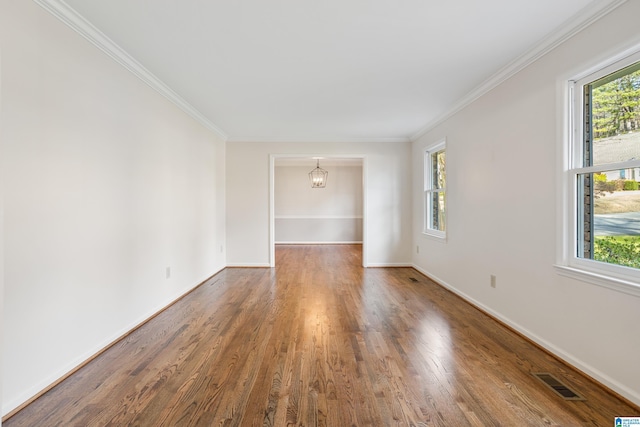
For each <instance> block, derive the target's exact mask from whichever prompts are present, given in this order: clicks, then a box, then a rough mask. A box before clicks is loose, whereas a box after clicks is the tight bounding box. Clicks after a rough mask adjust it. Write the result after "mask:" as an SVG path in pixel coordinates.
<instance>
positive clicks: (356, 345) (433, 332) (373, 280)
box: [3, 245, 640, 427]
mask: <svg viewBox="0 0 640 427" xmlns="http://www.w3.org/2000/svg"><path fill="white" fill-rule="evenodd" d="M276 265H277V267H276V268H275V269H267V268H260V269H258V268H228V269H226V270H224V271H222V272H221V273H219V274H218V275H216V276H215V277H213V278H212V279H211V280H209V281H208V282H207V283H205V284H203V285H202V286H200V287H199V288H197V289H196V290H194V291H193V292H192V293H190V294H189V295H187V296H186V297H184V298H183V299H182V300H180V301H179V302H177V303H176V304H174V305H173V306H171V307H170V308H168V309H167V310H165V311H164V312H163V313H161V314H160V315H158V316H157V317H155V318H154V319H152V320H151V321H150V322H148V323H147V324H145V325H144V326H142V327H141V328H139V329H138V330H136V331H135V332H133V333H131V334H130V335H128V336H127V337H126V338H125V339H123V340H122V341H121V342H119V343H117V344H116V345H114V346H113V347H111V348H110V349H109V350H107V351H106V352H104V353H103V354H102V355H100V356H99V357H97V358H96V359H95V360H93V361H92V362H90V363H89V364H87V365H86V366H85V367H83V368H82V369H80V370H79V371H78V372H77V373H75V374H74V375H72V376H71V377H69V378H68V379H67V380H65V381H63V382H62V383H60V384H59V385H58V386H56V387H55V388H53V389H52V390H50V391H49V392H47V393H46V394H45V395H43V396H42V397H40V398H39V399H37V400H36V401H35V402H33V403H32V404H31V405H29V406H27V407H26V408H25V409H23V410H22V411H20V412H18V413H17V414H16V415H14V416H13V417H11V418H10V419H8V420H7V421H6V422H5V423H4V424H3V425H5V427H15V426H254V425H255V426H289V425H291V426H448V427H451V426H555V425H558V426H587V425H588V426H612V425H613V418H614V416H616V415H640V413H638V409H637V408H633V407H630V406H628V405H627V404H625V403H624V402H623V401H620V400H619V399H616V398H615V397H614V396H612V395H611V394H609V393H608V392H606V391H605V390H604V389H602V388H601V387H600V386H598V385H597V384H595V383H593V382H591V381H590V380H589V379H587V378H585V377H584V376H582V375H580V374H578V373H577V372H575V371H574V370H572V369H570V368H568V367H567V366H565V365H563V364H562V363H560V362H558V361H557V360H556V359H554V358H553V357H551V356H550V355H548V354H546V353H545V352H543V351H541V350H540V349H538V348H536V347H535V346H533V345H532V344H531V343H529V342H527V341H526V340H524V339H522V338H521V337H520V336H518V335H516V334H514V333H513V332H512V331H510V330H508V329H507V328H505V327H503V326H502V325H500V324H499V323H496V322H495V321H493V320H492V319H490V318H489V317H487V316H486V315H484V314H483V313H481V312H479V311H478V310H476V309H475V308H474V307H472V306H470V305H469V304H467V303H465V302H464V301H462V300H461V299H460V298H458V297H456V296H455V295H453V294H451V293H450V292H448V291H447V290H445V289H443V288H442V287H440V286H438V285H436V284H434V283H433V282H431V281H430V280H429V279H427V278H425V277H424V276H422V275H421V274H419V273H418V272H417V271H415V270H413V269H411V268H384V269H383V268H372V269H363V268H362V267H361V247H360V246H355V245H353V246H351V245H341V246H278V247H277V250H276ZM532 372H551V373H553V374H554V375H555V376H557V377H559V378H560V379H562V380H564V381H566V382H567V383H568V384H569V385H570V386H572V387H573V388H574V389H575V390H576V391H577V392H578V393H580V394H581V395H583V396H584V397H586V399H587V400H586V401H565V400H563V399H561V398H560V397H558V396H557V395H555V394H554V393H553V392H552V391H551V390H549V389H548V388H547V387H546V386H545V385H543V384H542V383H541V382H539V381H538V380H537V379H535V378H533V377H532V375H531V373H532Z"/></svg>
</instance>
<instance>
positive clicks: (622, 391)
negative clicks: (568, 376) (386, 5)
mask: <svg viewBox="0 0 640 427" xmlns="http://www.w3.org/2000/svg"><path fill="white" fill-rule="evenodd" d="M412 267H413V268H415V269H416V270H418V271H419V272H420V273H422V274H424V275H425V276H427V277H428V278H429V279H431V280H433V281H434V282H436V283H437V284H439V285H440V286H442V287H444V288H446V289H448V290H450V291H451V292H453V293H454V294H456V295H458V296H459V297H461V298H462V299H464V300H465V301H467V302H469V303H470V304H472V305H474V306H475V307H477V308H479V309H480V310H482V311H484V312H485V313H487V314H489V315H490V316H492V317H495V318H496V319H498V320H499V321H500V322H502V323H504V324H505V325H507V326H509V327H510V328H512V329H513V330H515V331H517V332H518V333H520V334H522V335H523V336H525V337H527V338H528V339H529V340H531V341H533V342H534V343H536V344H537V345H539V346H540V347H542V348H544V349H545V350H547V351H548V352H550V353H551V354H553V355H554V356H556V357H557V358H559V359H560V360H562V361H564V362H565V363H567V364H568V365H571V366H573V367H574V368H576V369H578V370H579V371H581V372H583V373H584V374H586V375H587V376H589V377H591V378H593V379H594V380H596V381H598V382H599V383H601V384H602V385H604V386H605V387H608V388H609V389H611V390H612V391H614V392H615V393H618V394H619V395H620V396H622V397H624V398H625V399H628V400H629V401H631V402H633V403H635V404H636V405H640V394H638V393H637V392H636V391H634V390H631V389H630V388H629V387H627V386H625V385H624V384H620V383H619V382H618V381H616V380H614V379H612V378H611V377H609V376H608V375H606V374H604V373H603V372H601V371H600V370H598V369H596V368H594V367H593V366H591V365H589V364H587V363H585V362H584V361H582V360H580V359H579V358H577V357H575V356H574V355H572V354H570V353H567V352H566V351H564V350H563V349H561V348H559V347H557V346H556V345H554V344H552V343H550V342H548V341H547V340H545V339H543V338H541V337H539V336H538V335H536V334H534V333H533V332H531V331H529V330H528V329H526V328H524V327H522V326H521V325H519V324H518V323H516V322H513V321H512V320H511V319H509V318H507V317H505V316H503V315H502V314H500V313H498V312H496V311H494V310H492V309H491V308H489V307H487V306H486V305H484V304H482V303H481V302H480V301H477V300H476V299H474V298H472V297H470V296H469V295H467V294H466V293H464V292H462V291H460V290H459V289H457V288H455V287H454V286H452V285H450V284H449V283H447V282H445V281H444V280H442V279H440V278H439V277H437V276H435V275H433V274H431V273H429V272H428V271H426V270H424V269H422V268H420V267H419V266H417V265H415V264H413V265H412Z"/></svg>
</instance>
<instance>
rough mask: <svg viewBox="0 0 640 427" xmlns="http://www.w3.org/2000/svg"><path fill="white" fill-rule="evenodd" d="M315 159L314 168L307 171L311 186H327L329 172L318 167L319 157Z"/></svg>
mask: <svg viewBox="0 0 640 427" xmlns="http://www.w3.org/2000/svg"><path fill="white" fill-rule="evenodd" d="M316 160H317V163H316V168H315V169H314V170H312V171H311V172H309V180H310V181H311V188H324V187H326V186H327V176H328V175H329V172H327V171H326V170H324V169H322V168H320V159H316Z"/></svg>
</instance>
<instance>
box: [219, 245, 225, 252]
mask: <svg viewBox="0 0 640 427" xmlns="http://www.w3.org/2000/svg"><path fill="white" fill-rule="evenodd" d="M222 252H224V246H223V245H220V253H222Z"/></svg>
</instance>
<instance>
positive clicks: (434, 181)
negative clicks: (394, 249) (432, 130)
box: [424, 141, 447, 238]
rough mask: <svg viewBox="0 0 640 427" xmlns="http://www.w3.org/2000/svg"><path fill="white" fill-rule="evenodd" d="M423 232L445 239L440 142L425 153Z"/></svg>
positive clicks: (444, 178)
mask: <svg viewBox="0 0 640 427" xmlns="http://www.w3.org/2000/svg"><path fill="white" fill-rule="evenodd" d="M424 166H425V167H424V174H425V177H424V178H425V179H424V184H425V185H424V200H425V226H424V232H425V233H427V234H431V235H434V236H437V237H442V238H444V237H446V234H445V233H446V230H447V216H446V212H447V210H446V187H447V185H446V184H447V174H446V150H445V142H444V141H442V142H440V143H438V144H436V145H434V146H433V147H430V148H429V149H427V151H426V152H425V165H424Z"/></svg>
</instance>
